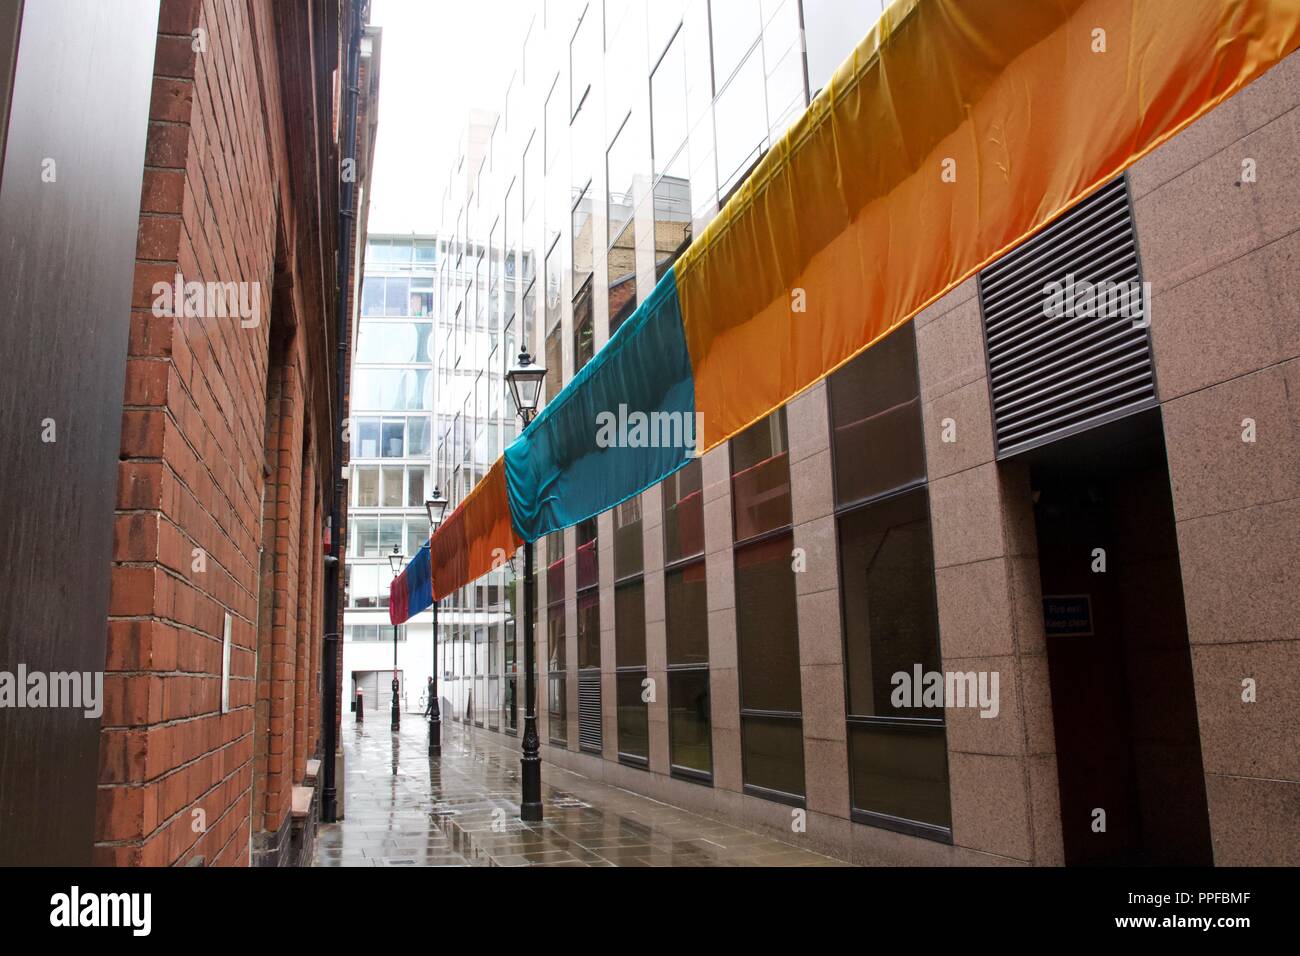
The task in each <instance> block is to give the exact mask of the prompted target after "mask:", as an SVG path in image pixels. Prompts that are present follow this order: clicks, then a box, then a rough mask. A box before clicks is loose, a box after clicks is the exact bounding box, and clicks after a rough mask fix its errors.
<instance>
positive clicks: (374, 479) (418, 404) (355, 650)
mask: <svg viewBox="0 0 1300 956" xmlns="http://www.w3.org/2000/svg"><path fill="white" fill-rule="evenodd" d="M365 248H366V255H365V265H364V272H363V276H362V280H361V311H360V317H359V321H358V325H357V340H356V351H355V353H354V356H353V367H352V379H351V391H350V402H351V408H350V413H351V415H350V419H349V432H350V437H351V460H350V464H349V468H350V477H349V483H348V489H349V501H348V509H349V510H348V539H347V540H348V561H347V610H346V612H345V614H344V628H343V683H344V693H345V694H346V695H347V697H346V699H347V701H348V707H349V708H355V707H356V705H357V701H358V695H359V696H360V700H361V702H362V705H363V706H364V707H365V708H366V710H367V711H373V712H374V713H373V714H369V713H368V714H366V715H365V716H366V717H368V718H370V719H379V720H383V721H387V720H388V719H389V709H390V707H391V704H392V696H393V691H392V681H393V669H394V668H393V664H394V662H393V643H394V633H393V627H392V625H390V624H389V623H388V610H387V609H388V587H389V583H390V581H391V580H392V571H391V569H390V565H389V561H388V556H389V555H390V554H391V553H392V552H393V549H394V548H396V549H397V550H398V551H399V552H400V553H401V554H403V555H404V556H406V557H407V558H409V557H410V556H411V555H412V554H414V553H415V552H416V551H418V550H419V549H420V547H421V546H422V545H423V544H424V543H425V542H426V541H427V540H428V539H429V519H428V515H427V513H426V511H425V507H424V502H425V500H426V499H427V498H428V497H429V496H430V495H431V494H432V491H433V485H432V481H431V476H430V467H431V461H432V454H431V450H432V444H431V436H432V430H433V396H434V391H433V355H432V351H431V348H430V346H431V343H432V342H434V341H435V319H434V293H435V276H436V273H437V269H438V266H439V259H440V257H441V255H442V250H443V244H441V243H439V241H438V240H437V239H435V238H434V237H432V236H410V235H407V236H385V235H376V234H373V233H372V234H370V235H369V236H368V237H367V239H366V246H365ZM432 617H433V616H432V614H431V613H425V614H420V615H417V616H416V617H415V618H413V619H412V620H410V621H408V622H407V623H406V624H403V625H402V626H401V627H399V628H398V629H397V634H396V638H397V680H398V685H399V691H398V693H399V701H400V707H401V708H402V709H403V710H423V706H422V697H421V695H422V694H423V693H424V690H425V685H426V682H427V680H428V677H429V675H431V674H432V673H433V669H432V664H433V625H432Z"/></svg>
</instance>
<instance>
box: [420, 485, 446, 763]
mask: <svg viewBox="0 0 1300 956" xmlns="http://www.w3.org/2000/svg"><path fill="white" fill-rule="evenodd" d="M424 510H425V511H427V512H428V513H429V536H430V537H433V532H434V531H436V530H437V528H438V525H440V524H442V516H443V514H444V513H445V512H446V511H447V499H446V497H445V496H444V495H443V494H442V493H441V492H440V491H439V490H438V489H437V487H435V488H434V489H433V497H432V498H429V499H428V500H426V501H425V502H424ZM429 568H430V574H431V575H432V573H433V572H432V569H433V551H432V549H430V553H429ZM429 693H430V694H431V695H432V697H433V699H432V700H430V701H429V756H430V757H439V756H441V755H442V713H441V710H440V709H439V707H438V601H437V599H436V598H435V599H434V602H433V684H432V685H430V687H429Z"/></svg>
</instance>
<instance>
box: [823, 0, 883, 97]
mask: <svg viewBox="0 0 1300 956" xmlns="http://www.w3.org/2000/svg"><path fill="white" fill-rule="evenodd" d="M886 5H887V4H886V3H885V2H884V0H803V20H804V42H805V44H806V46H807V50H808V87H809V89H810V90H811V91H812V94H813V95H814V96H816V95H817V92H818V90H820V89H822V87H824V86H825V85H826V84H827V83H828V82H830V78H831V77H832V76H834V75H835V71H836V70H837V69H838V68H839V66H840V64H841V63H843V62H844V61H845V60H847V59H848V58H849V57H850V56H852V55H853V51H854V50H855V49H856V48H857V46H858V44H859V43H861V42H862V41H863V39H865V38H866V35H867V34H868V33H870V32H871V28H872V27H874V26H875V25H876V21H877V20H879V19H880V13H881V10H882V9H883V8H884V7H885V6H886Z"/></svg>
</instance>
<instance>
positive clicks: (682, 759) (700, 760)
mask: <svg viewBox="0 0 1300 956" xmlns="http://www.w3.org/2000/svg"><path fill="white" fill-rule="evenodd" d="M668 747H669V759H670V760H671V762H672V766H673V769H684V770H691V771H695V772H696V773H711V772H712V770H713V732H712V718H711V715H710V711H709V669H708V668H707V667H700V668H694V669H691V670H670V671H669V672H668Z"/></svg>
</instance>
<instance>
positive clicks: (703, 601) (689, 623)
mask: <svg viewBox="0 0 1300 956" xmlns="http://www.w3.org/2000/svg"><path fill="white" fill-rule="evenodd" d="M664 613H665V618H666V627H667V632H668V664H669V666H672V665H675V664H706V663H708V660H709V613H708V600H707V593H706V591H705V575H704V562H703V561H702V560H701V561H696V562H693V563H691V564H688V565H686V566H685V567H679V568H676V569H673V570H670V571H665V572H664Z"/></svg>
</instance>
